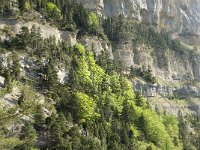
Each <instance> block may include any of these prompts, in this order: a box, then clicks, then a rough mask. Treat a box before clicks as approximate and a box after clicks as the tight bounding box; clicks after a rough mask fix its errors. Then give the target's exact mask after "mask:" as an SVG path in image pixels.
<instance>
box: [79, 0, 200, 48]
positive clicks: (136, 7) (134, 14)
mask: <svg viewBox="0 0 200 150" xmlns="http://www.w3.org/2000/svg"><path fill="white" fill-rule="evenodd" d="M77 1H78V2H80V3H82V4H83V5H84V6H85V7H86V8H89V9H91V10H96V11H97V12H98V13H101V14H102V15H105V16H112V17H114V16H115V17H117V16H119V15H120V14H122V15H124V16H126V17H128V18H132V19H137V20H140V21H144V22H147V23H149V24H150V25H153V26H154V27H156V28H157V30H158V31H165V32H169V33H171V34H172V36H173V38H180V39H182V40H183V41H184V42H186V43H187V44H192V45H197V46H200V45H199V41H200V39H199V35H200V30H199V26H200V22H199V20H200V1H199V0H168V1H166V0H92V1H88V0H77Z"/></svg>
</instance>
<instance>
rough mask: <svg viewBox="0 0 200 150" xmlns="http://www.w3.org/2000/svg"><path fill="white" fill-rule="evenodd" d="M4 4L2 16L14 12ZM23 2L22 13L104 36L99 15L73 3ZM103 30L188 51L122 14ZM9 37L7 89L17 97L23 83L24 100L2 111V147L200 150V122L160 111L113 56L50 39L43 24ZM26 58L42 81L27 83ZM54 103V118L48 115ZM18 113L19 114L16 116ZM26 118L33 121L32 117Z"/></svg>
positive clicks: (2, 45) (113, 36) (147, 74)
mask: <svg viewBox="0 0 200 150" xmlns="http://www.w3.org/2000/svg"><path fill="white" fill-rule="evenodd" d="M1 1H2V5H1V7H0V9H1V12H2V13H1V15H2V14H3V15H8V14H9V13H10V11H11V10H10V9H11V4H10V3H9V2H10V1H4V0H1ZM18 4H19V9H20V13H21V14H23V13H27V12H30V11H33V10H36V11H38V12H40V13H41V14H42V16H43V17H44V18H45V19H46V20H48V21H49V22H52V23H53V24H54V25H56V26H57V27H59V28H60V29H62V30H70V31H75V30H76V29H77V30H79V33H78V34H79V36H81V35H82V34H86V35H88V34H93V35H99V36H104V35H103V34H102V32H103V31H102V29H101V21H100V20H99V18H98V16H97V15H96V14H95V13H93V12H89V11H88V10H87V9H84V8H83V6H81V5H77V4H76V3H75V2H74V1H73V0H19V3H18ZM8 12H9V13H8ZM103 27H104V31H105V33H106V34H107V36H108V38H109V39H110V40H111V41H114V42H116V41H117V42H119V41H120V40H121V39H122V40H130V39H131V38H133V40H135V42H137V43H140V44H141V43H147V44H150V45H151V46H152V47H153V48H166V47H168V48H170V49H173V50H179V49H180V48H182V47H181V46H180V44H179V43H178V42H176V41H173V40H169V38H168V36H165V35H164V34H159V33H157V32H155V31H154V30H152V29H150V28H148V27H147V26H146V25H143V24H138V23H133V22H132V23H131V22H128V21H127V20H126V19H124V18H123V17H122V16H119V18H107V19H105V20H104V26H103ZM2 32H4V33H5V34H6V35H7V36H8V38H7V39H6V40H3V41H2V40H0V50H1V52H2V53H6V52H11V53H12V56H11V58H10V59H11V60H10V61H11V62H13V63H10V66H8V67H1V70H0V74H1V75H2V76H4V77H5V79H6V82H5V88H4V89H3V90H2V91H3V92H11V91H12V88H13V86H16V85H15V82H17V86H20V91H21V96H20V97H19V100H18V102H17V104H16V106H15V107H14V108H10V109H7V110H0V118H1V121H0V148H2V149H17V150H23V149H24V150H26V149H58V150H64V149H66V150H102V149H103V150H106V149H109V150H144V149H145V150H158V149H160V150H176V149H177V150H181V149H185V150H191V149H194V148H195V147H196V148H197V149H199V144H200V143H199V140H198V139H199V138H200V131H199V118H198V117H197V118H195V117H193V118H192V119H191V118H189V119H188V118H187V119H185V118H184V117H182V115H181V114H180V116H179V118H176V117H173V116H171V115H168V114H166V113H157V112H155V111H153V110H152V109H151V108H150V106H149V104H148V102H147V100H146V99H145V98H144V97H142V95H140V94H138V93H135V92H134V90H133V87H132V84H131V82H130V81H129V80H128V79H127V78H126V77H125V75H123V74H122V73H121V72H120V73H119V71H118V70H117V68H116V67H115V65H114V64H113V61H112V60H111V59H110V57H109V54H108V52H106V51H102V53H101V54H100V55H99V56H96V57H95V56H94V54H93V52H91V51H88V50H87V49H85V47H84V46H83V45H81V44H79V43H77V44H76V45H75V46H73V47H71V46H69V43H65V42H60V41H57V42H56V39H55V38H54V37H50V38H48V39H44V38H42V37H41V33H40V29H39V28H38V29H37V28H36V27H35V26H33V27H32V29H30V30H29V29H28V28H27V27H23V28H22V29H21V31H20V32H19V33H18V34H16V35H11V34H9V29H6V28H5V29H4V30H3V31H2ZM133 35H134V36H133ZM160 40H161V41H160ZM20 54H23V55H27V56H28V57H32V58H34V59H36V60H37V64H36V66H39V67H36V68H35V69H34V70H33V71H34V74H35V76H37V78H34V77H33V78H31V79H27V78H25V77H24V76H23V75H21V71H20V70H21V68H20V67H21V66H20ZM95 58H96V59H95ZM44 62H45V63H44ZM61 63H62V64H63V65H65V67H66V68H68V69H69V75H68V79H67V82H66V83H64V84H61V83H60V82H59V81H58V75H57V71H58V66H59V64H61ZM132 71H133V74H134V75H137V76H140V77H142V78H143V79H144V80H145V81H147V82H151V83H155V77H154V76H153V75H152V74H151V70H150V69H148V70H141V69H140V70H134V69H133V70H132ZM30 86H31V87H34V88H30ZM37 93H41V94H42V95H43V96H44V98H45V100H46V101H47V103H46V104H40V103H38V102H37V99H38V95H37ZM48 105H50V106H48ZM47 106H48V109H49V110H50V111H51V113H49V114H48V113H46V111H45V110H46V108H47ZM52 107H53V108H52ZM44 108H45V109H44ZM17 110H20V111H19V113H15V112H16V111H17ZM22 116H28V118H29V119H25V120H24V119H23V118H22ZM190 119H191V120H190ZM188 123H192V124H193V125H194V126H196V128H195V133H194V135H188V133H189V131H188V125H187V124H188ZM13 124H16V125H19V126H20V127H21V129H20V130H19V131H20V133H18V134H16V132H11V131H10V130H9V129H7V128H8V127H10V126H12V125H13ZM14 133H15V134H14ZM13 134H14V135H13ZM194 139H195V140H194Z"/></svg>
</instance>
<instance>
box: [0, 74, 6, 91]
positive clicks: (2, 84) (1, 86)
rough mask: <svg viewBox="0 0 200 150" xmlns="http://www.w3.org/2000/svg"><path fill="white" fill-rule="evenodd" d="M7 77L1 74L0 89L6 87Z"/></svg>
mask: <svg viewBox="0 0 200 150" xmlns="http://www.w3.org/2000/svg"><path fill="white" fill-rule="evenodd" d="M4 83H5V78H4V77H2V76H0V89H1V88H3V87H4Z"/></svg>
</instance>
